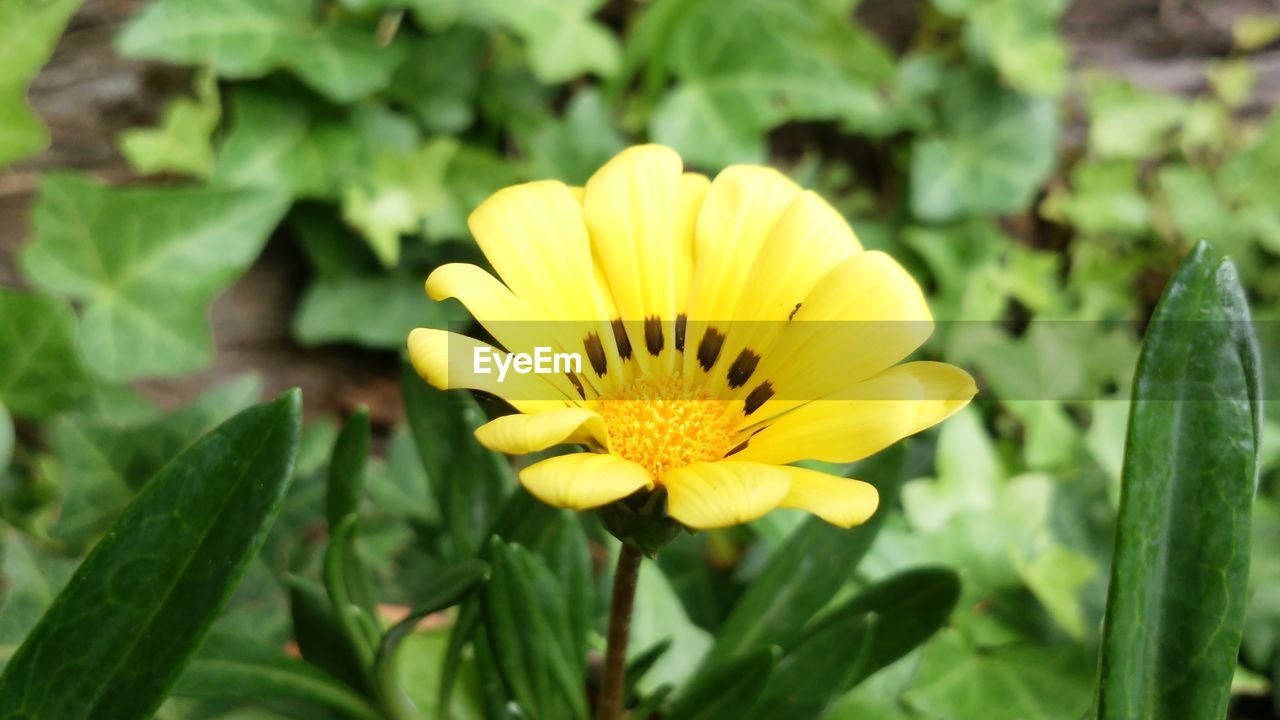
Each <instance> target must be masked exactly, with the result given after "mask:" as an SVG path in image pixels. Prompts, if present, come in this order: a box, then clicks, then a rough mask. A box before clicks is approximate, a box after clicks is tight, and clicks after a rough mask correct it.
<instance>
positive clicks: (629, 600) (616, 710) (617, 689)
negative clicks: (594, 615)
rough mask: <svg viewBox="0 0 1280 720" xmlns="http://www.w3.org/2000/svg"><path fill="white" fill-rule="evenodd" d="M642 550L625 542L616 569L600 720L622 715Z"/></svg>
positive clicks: (597, 707)
mask: <svg viewBox="0 0 1280 720" xmlns="http://www.w3.org/2000/svg"><path fill="white" fill-rule="evenodd" d="M643 557H644V556H643V554H641V552H640V549H639V548H637V547H635V546H634V545H629V544H627V543H623V544H622V551H621V552H620V553H619V554H618V567H617V569H615V570H614V572H613V600H612V602H611V604H610V606H609V635H608V646H607V648H606V650H605V656H604V686H603V687H602V688H601V689H600V699H599V701H598V702H597V703H596V720H618V718H620V717H621V714H622V690H623V688H624V687H625V686H626V674H627V638H628V636H630V634H631V611H632V609H633V608H635V604H636V580H637V579H638V578H639V577H640V560H641V559H642V558H643Z"/></svg>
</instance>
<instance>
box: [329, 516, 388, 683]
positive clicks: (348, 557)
mask: <svg viewBox="0 0 1280 720" xmlns="http://www.w3.org/2000/svg"><path fill="white" fill-rule="evenodd" d="M358 528H359V521H358V519H357V518H356V516H355V514H354V513H353V514H351V515H347V516H346V517H345V518H343V519H342V522H340V523H338V524H337V525H336V526H334V527H332V528H331V529H330V531H329V532H330V535H329V546H328V547H327V548H325V555H324V586H325V589H326V590H328V591H329V600H330V601H332V602H333V609H334V612H335V613H336V614H337V617H338V622H339V623H340V624H341V625H342V629H343V631H344V632H345V633H346V635H347V638H348V639H349V640H350V641H351V647H352V648H354V650H355V651H356V653H357V655H358V656H359V658H360V665H361V667H365V668H368V667H369V666H371V665H372V664H373V658H374V653H375V652H376V651H377V648H378V641H379V639H378V634H379V633H378V627H377V620H376V618H377V608H376V606H375V604H374V600H373V589H372V586H371V583H370V579H369V573H368V569H367V568H366V567H365V565H364V562H363V561H362V560H361V558H360V555H359V553H358V551H357V550H356V544H355V543H356V535H357V532H358Z"/></svg>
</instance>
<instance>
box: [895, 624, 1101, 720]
mask: <svg viewBox="0 0 1280 720" xmlns="http://www.w3.org/2000/svg"><path fill="white" fill-rule="evenodd" d="M1091 682H1092V677H1091V673H1090V669H1089V664H1088V662H1087V658H1086V657H1085V655H1084V652H1083V651H1082V649H1080V648H1078V647H1076V646H1060V647H1051V646H1043V645H1005V646H1001V647H994V648H981V649H970V648H969V647H967V646H966V644H965V642H964V640H962V639H961V637H960V634H959V633H957V632H956V631H954V630H948V631H945V632H942V633H939V634H938V635H937V636H936V637H935V638H934V640H933V641H932V642H930V643H929V646H928V647H927V648H926V649H925V653H924V662H923V663H922V665H921V666H920V671H919V674H918V675H917V677H916V681H915V683H913V684H912V686H911V688H910V689H909V690H908V691H907V692H906V694H905V699H906V702H907V704H908V705H910V706H911V707H913V708H915V709H917V710H919V711H921V712H923V713H924V714H925V715H926V716H927V717H930V718H952V717H955V718H985V719H986V720H1028V719H1034V720H1079V719H1080V718H1081V717H1082V716H1083V715H1084V714H1085V711H1086V710H1088V708H1089V686H1090V684H1091Z"/></svg>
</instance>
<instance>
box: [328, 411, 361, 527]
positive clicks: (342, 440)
mask: <svg viewBox="0 0 1280 720" xmlns="http://www.w3.org/2000/svg"><path fill="white" fill-rule="evenodd" d="M369 434H370V430H369V409H368V408H366V407H361V408H359V409H357V410H356V411H355V412H354V413H352V414H351V417H349V418H347V422H346V423H345V424H343V426H342V430H341V431H340V432H339V433H338V437H337V440H336V441H335V442H334V444H333V456H332V458H331V459H330V461H329V483H328V490H327V492H326V493H325V503H324V505H325V519H326V520H327V521H328V523H329V531H330V533H333V532H335V531H336V530H337V527H338V526H339V525H341V524H342V521H343V519H344V518H345V517H347V516H348V515H353V514H356V513H358V512H359V511H360V500H361V498H362V497H363V495H364V473H365V463H366V461H367V460H368V459H369Z"/></svg>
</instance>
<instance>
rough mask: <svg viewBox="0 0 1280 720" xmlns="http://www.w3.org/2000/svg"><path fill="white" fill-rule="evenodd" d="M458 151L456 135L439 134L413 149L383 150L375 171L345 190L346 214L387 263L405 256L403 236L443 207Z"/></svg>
mask: <svg viewBox="0 0 1280 720" xmlns="http://www.w3.org/2000/svg"><path fill="white" fill-rule="evenodd" d="M457 150H458V143H457V141H456V140H454V139H452V138H438V139H436V140H432V141H430V142H428V143H426V144H425V145H422V146H421V147H419V148H417V149H416V150H415V151H413V152H410V153H404V152H395V151H388V152H384V153H382V154H380V155H379V156H378V157H377V158H376V159H375V160H374V163H373V169H372V171H371V172H370V173H369V175H368V176H367V177H366V178H364V179H363V180H361V181H358V182H353V183H349V184H347V185H346V187H345V188H344V189H343V193H342V219H343V220H345V221H346V222H347V224H349V225H351V226H352V227H354V228H355V229H357V230H359V231H360V234H361V235H363V236H364V238H365V240H367V241H368V243H369V247H371V248H372V249H373V253H374V254H375V255H377V256H378V259H379V260H381V261H382V264H383V265H385V266H387V267H392V266H394V265H395V264H396V261H397V260H399V258H400V236H401V235H407V234H409V233H414V232H420V231H421V230H422V227H423V220H424V218H426V217H427V216H429V215H430V214H431V213H432V212H435V211H438V210H439V209H440V208H441V207H443V206H444V205H445V204H446V203H447V202H448V199H447V197H446V195H445V193H446V187H445V177H446V173H447V172H448V169H449V162H450V160H451V159H452V158H453V156H454V154H455V153H456V152H457Z"/></svg>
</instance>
